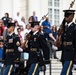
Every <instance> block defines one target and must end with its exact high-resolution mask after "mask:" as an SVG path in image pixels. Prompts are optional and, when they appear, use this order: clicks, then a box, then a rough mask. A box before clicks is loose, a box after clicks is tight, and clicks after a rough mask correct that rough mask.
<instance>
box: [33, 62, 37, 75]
mask: <svg viewBox="0 0 76 75" xmlns="http://www.w3.org/2000/svg"><path fill="white" fill-rule="evenodd" d="M37 67H38V63H36V66H35V69H34V72H33V73H32V75H35V72H36V69H37Z"/></svg>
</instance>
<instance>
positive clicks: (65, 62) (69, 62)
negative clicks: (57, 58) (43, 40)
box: [60, 10, 76, 75]
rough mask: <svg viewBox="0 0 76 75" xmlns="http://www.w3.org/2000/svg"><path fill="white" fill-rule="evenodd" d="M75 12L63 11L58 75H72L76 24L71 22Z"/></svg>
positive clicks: (75, 45) (75, 47)
mask: <svg viewBox="0 0 76 75" xmlns="http://www.w3.org/2000/svg"><path fill="white" fill-rule="evenodd" d="M74 14H75V10H64V18H65V22H66V23H65V30H64V32H63V33H62V35H61V40H62V41H61V50H62V55H61V61H62V71H61V74H60V75H72V68H73V63H74V61H75V60H76V24H75V23H74V22H73V18H74Z"/></svg>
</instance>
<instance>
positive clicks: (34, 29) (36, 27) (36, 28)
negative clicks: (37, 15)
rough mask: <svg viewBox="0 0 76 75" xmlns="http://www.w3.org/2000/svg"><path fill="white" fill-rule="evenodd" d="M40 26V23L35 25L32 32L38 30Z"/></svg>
mask: <svg viewBox="0 0 76 75" xmlns="http://www.w3.org/2000/svg"><path fill="white" fill-rule="evenodd" d="M38 28H39V26H38V25H35V26H34V27H31V30H32V32H35V31H37V30H38Z"/></svg>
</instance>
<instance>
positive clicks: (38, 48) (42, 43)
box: [25, 22, 50, 75]
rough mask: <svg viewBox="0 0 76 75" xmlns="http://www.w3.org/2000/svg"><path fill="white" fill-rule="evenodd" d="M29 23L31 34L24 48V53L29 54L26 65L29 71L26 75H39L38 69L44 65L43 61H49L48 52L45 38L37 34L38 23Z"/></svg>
mask: <svg viewBox="0 0 76 75" xmlns="http://www.w3.org/2000/svg"><path fill="white" fill-rule="evenodd" d="M30 23H31V30H32V32H33V34H32V36H31V38H30V39H29V40H28V43H27V46H26V48H25V51H26V52H28V53H29V59H28V63H29V65H30V69H29V71H28V75H39V68H40V67H41V66H42V65H44V60H49V51H50V50H49V47H48V45H47V42H46V39H45V37H44V36H43V35H42V34H40V33H39V22H30ZM42 51H43V53H42ZM42 54H43V55H42ZM43 58H44V59H43Z"/></svg>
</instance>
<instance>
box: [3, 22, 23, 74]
mask: <svg viewBox="0 0 76 75" xmlns="http://www.w3.org/2000/svg"><path fill="white" fill-rule="evenodd" d="M14 27H15V24H14V23H8V25H7V31H8V35H7V37H6V39H5V42H4V47H3V58H2V59H3V60H4V64H5V69H4V74H3V75H14V70H15V66H17V64H18V62H19V60H20V51H23V50H22V48H21V47H20V39H19V37H18V36H17V35H15V33H14Z"/></svg>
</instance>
